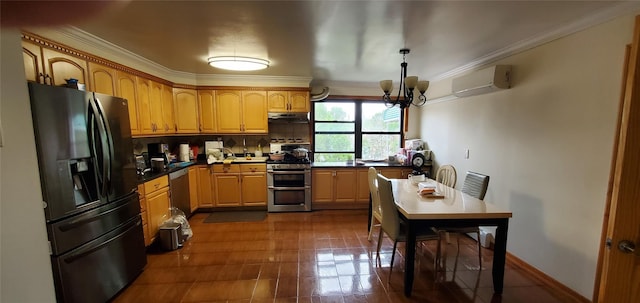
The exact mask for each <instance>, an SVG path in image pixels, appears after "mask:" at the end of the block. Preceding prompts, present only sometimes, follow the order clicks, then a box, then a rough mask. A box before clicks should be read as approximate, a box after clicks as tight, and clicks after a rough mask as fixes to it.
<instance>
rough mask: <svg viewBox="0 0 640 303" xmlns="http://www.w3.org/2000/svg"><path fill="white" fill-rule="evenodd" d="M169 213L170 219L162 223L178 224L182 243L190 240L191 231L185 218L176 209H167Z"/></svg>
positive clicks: (182, 213) (181, 212)
mask: <svg viewBox="0 0 640 303" xmlns="http://www.w3.org/2000/svg"><path fill="white" fill-rule="evenodd" d="M169 213H170V214H171V217H169V219H167V220H165V221H164V222H163V223H167V222H170V223H178V224H180V228H181V229H182V239H183V241H186V240H189V239H191V237H192V236H193V231H192V230H191V226H190V225H189V221H188V220H187V216H186V215H185V214H184V212H183V211H181V210H180V209H179V208H177V207H169Z"/></svg>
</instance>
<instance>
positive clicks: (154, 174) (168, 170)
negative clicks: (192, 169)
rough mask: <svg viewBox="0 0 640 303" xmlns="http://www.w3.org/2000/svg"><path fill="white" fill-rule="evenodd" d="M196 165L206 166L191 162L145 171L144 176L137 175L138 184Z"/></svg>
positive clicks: (176, 163) (171, 164)
mask: <svg viewBox="0 0 640 303" xmlns="http://www.w3.org/2000/svg"><path fill="white" fill-rule="evenodd" d="M197 164H206V163H205V162H202V163H200V162H199V161H192V162H175V163H170V164H169V167H168V168H165V169H164V170H161V171H147V172H146V173H144V174H142V175H141V174H138V184H142V183H145V182H147V181H151V180H153V179H156V178H158V177H162V176H166V175H168V174H170V173H172V172H176V171H179V170H181V169H183V168H186V167H189V166H192V165H197Z"/></svg>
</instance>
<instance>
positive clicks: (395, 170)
mask: <svg viewBox="0 0 640 303" xmlns="http://www.w3.org/2000/svg"><path fill="white" fill-rule="evenodd" d="M376 169H377V170H378V173H380V174H382V175H383V176H385V177H387V178H389V179H406V178H408V177H409V174H411V172H412V171H413V170H412V169H411V168H407V167H384V168H381V167H376Z"/></svg>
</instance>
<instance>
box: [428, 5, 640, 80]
mask: <svg viewBox="0 0 640 303" xmlns="http://www.w3.org/2000/svg"><path fill="white" fill-rule="evenodd" d="M639 10H640V1H622V2H621V3H620V4H618V5H616V6H613V7H610V8H608V9H604V10H602V11H600V12H598V13H596V14H593V15H590V16H588V17H585V18H582V19H579V20H576V21H575V22H571V23H567V24H566V25H565V26H562V27H559V28H557V29H555V30H552V31H549V32H545V33H542V34H540V35H536V36H533V37H530V38H527V39H524V40H521V41H518V42H516V43H514V44H512V45H509V46H507V47H505V48H502V49H499V50H497V51H494V52H491V53H489V54H486V55H484V56H482V57H479V58H477V59H475V60H473V61H471V62H469V63H467V64H465V65H462V66H460V67H457V68H454V69H452V70H450V71H448V72H446V73H442V74H439V75H437V76H435V77H434V78H433V79H431V81H439V80H442V79H447V78H452V77H455V76H458V75H461V74H464V73H467V72H470V71H473V70H476V69H478V68H480V67H482V66H486V65H488V64H491V63H493V62H496V61H498V60H501V59H504V58H507V57H510V56H513V55H515V54H517V53H520V52H523V51H526V50H529V49H532V48H534V47H537V46H540V45H543V44H545V43H548V42H551V41H553V40H556V39H560V38H562V37H565V36H568V35H571V34H574V33H577V32H579V31H582V30H585V29H587V28H589V27H592V26H595V25H598V24H601V23H604V22H607V21H610V20H612V19H615V18H617V17H622V16H625V15H635V14H637V13H638V11H639Z"/></svg>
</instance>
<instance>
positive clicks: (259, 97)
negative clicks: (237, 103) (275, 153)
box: [242, 91, 269, 134]
mask: <svg viewBox="0 0 640 303" xmlns="http://www.w3.org/2000/svg"><path fill="white" fill-rule="evenodd" d="M242 131H243V132H244V133H256V134H262V133H267V132H268V131H269V127H268V118H267V93H266V92H264V91H243V92H242Z"/></svg>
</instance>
